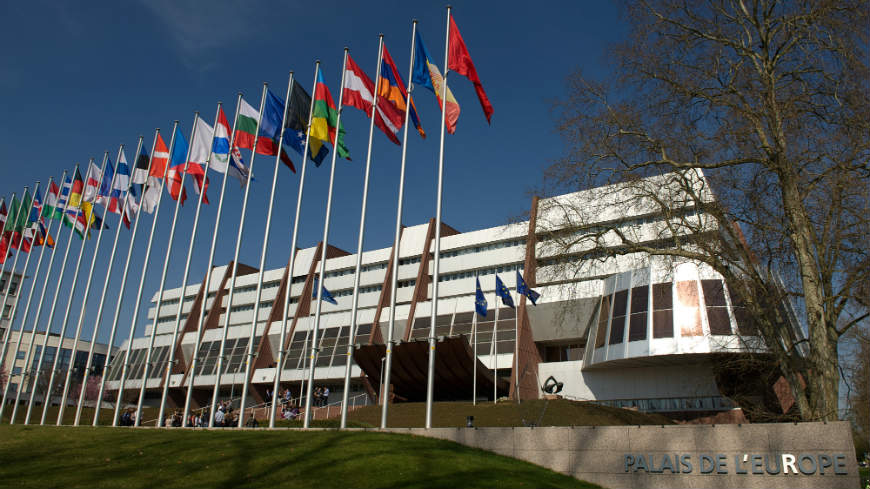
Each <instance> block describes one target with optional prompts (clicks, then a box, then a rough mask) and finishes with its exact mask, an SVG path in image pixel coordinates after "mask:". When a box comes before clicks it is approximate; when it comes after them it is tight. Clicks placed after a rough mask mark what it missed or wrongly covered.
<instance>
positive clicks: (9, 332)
mask: <svg viewBox="0 0 870 489" xmlns="http://www.w3.org/2000/svg"><path fill="white" fill-rule="evenodd" d="M37 193H39V182H38V181H37V182H36V186H34V187H33V194H34V195H36V194H37ZM24 195H27V187H24ZM33 201H34V199H33V197H32V196H31V198H30V205H29V206H28V207H27V214H25V219H26V221H25V223H26V224H29V223H30V222H29V221H30V213H31V211H32V210H33ZM23 210H24V201H23V200H22V202H21V205H20V206H18V213H17V216H16V220H15V225H16V227H17V226H18V222H19V221H21V211H23ZM26 230H27V228H23V229H22V230H21V237H20V238H18V253H16V254H15V260H12V271H11V272H10V273H9V278H8V280H7V281H6V295H5V296H4V298H3V309H4V310H5V309H6V299H7V298H8V297H9V292H10V291H11V290H12V278H13V277H14V276H15V264H16V262H17V261H18V256H19V255H21V253H22V250H23V249H24V238H25V236H24V232H25V231H26ZM30 239H31V250H32V248H33V245H32V242H33V237H31V238H30ZM9 244H10V246H11V245H12V243H11V241H10V243H9ZM26 254H27V257H26V258H24V269H23V270H22V271H21V279H20V280H19V281H18V286H17V290H16V294H15V299H13V300H12V308H11V309H10V311H9V320H8V321H6V339H5V340H4V341H3V349H2V353H0V362H3V361H4V360H5V359H6V352H7V350H8V348H9V340H10V339H11V338H12V326H13V323H14V322H15V312H16V310H17V309H18V300H19V299H20V298H21V291H22V289H24V285H23V284H24V277H25V276H26V274H27V266H28V265H29V264H30V254H31V253H30V251H28V252H27V253H26ZM22 336H24V325H23V324H22V325H21V330H20V331H19V333H18V339H17V340H16V343H17V344H20V343H21V337H22ZM15 350H16V352H17V351H18V346H16V347H15ZM13 362H14V360H13ZM8 387H9V382H6V386H5V387H4V389H3V390H4V396H3V397H4V398H5V397H6V396H5V391H6V389H7V388H8ZM2 409H3V408H2V407H0V414H2V412H3V411H2Z"/></svg>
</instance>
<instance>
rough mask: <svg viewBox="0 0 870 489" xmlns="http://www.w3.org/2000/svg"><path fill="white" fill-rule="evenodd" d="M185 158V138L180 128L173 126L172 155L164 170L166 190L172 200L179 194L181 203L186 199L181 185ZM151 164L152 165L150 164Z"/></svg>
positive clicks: (176, 198)
mask: <svg viewBox="0 0 870 489" xmlns="http://www.w3.org/2000/svg"><path fill="white" fill-rule="evenodd" d="M186 159H187V140H186V139H184V134H181V129H179V128H178V126H175V143H174V145H173V146H172V155H171V157H170V159H169V165H168V171H167V172H166V190H167V191H168V192H169V196H170V197H172V200H178V198H179V194H180V196H181V205H184V201H185V200H187V191H186V190H185V189H184V186H183V183H184V181H183V175H182V173H184V164H185V160H186ZM152 166H153V165H152Z"/></svg>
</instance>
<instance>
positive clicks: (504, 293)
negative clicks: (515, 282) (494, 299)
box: [495, 275, 514, 308]
mask: <svg viewBox="0 0 870 489" xmlns="http://www.w3.org/2000/svg"><path fill="white" fill-rule="evenodd" d="M495 293H496V295H498V296H499V297H501V303H502V304H504V305H506V306H508V307H511V308H512V307H514V299H513V297H511V291H510V290H508V288H507V287H505V286H504V282H502V281H501V279H500V278H498V275H496V276H495Z"/></svg>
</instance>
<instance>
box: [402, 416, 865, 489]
mask: <svg viewBox="0 0 870 489" xmlns="http://www.w3.org/2000/svg"><path fill="white" fill-rule="evenodd" d="M386 431H390V432H394V433H406V434H412V435H419V436H428V437H433V438H440V439H445V440H451V441H455V442H457V443H461V444H463V445H467V446H471V447H475V448H481V449H484V450H489V451H492V452H495V453H498V454H501V455H506V456H509V457H514V458H518V459H521V460H526V461H528V462H531V463H534V464H537V465H540V466H543V467H547V468H549V469H552V470H554V471H556V472H561V473H563V474H568V475H571V476H574V477H576V478H578V479H582V480H585V481H589V482H593V483H595V484H599V485H602V486H604V487H609V488H614V489H617V488H626V489H630V488H696V487H697V488H738V487H739V488H744V487H746V488H755V487H758V488H762V487H763V488H776V487H782V488H804V487H805V488H841V487H842V488H848V489H854V488H857V487H858V485H859V483H860V481H859V477H858V467H857V464H856V462H855V449H854V446H853V444H852V434H851V430H850V427H849V424H848V423H847V422H833V423H771V424H744V425H668V426H597V427H547V428H434V429H430V430H426V429H422V428H408V429H401V428H394V429H388V430H386Z"/></svg>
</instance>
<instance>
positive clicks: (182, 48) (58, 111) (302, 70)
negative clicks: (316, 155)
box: [0, 0, 625, 340]
mask: <svg viewBox="0 0 870 489" xmlns="http://www.w3.org/2000/svg"><path fill="white" fill-rule="evenodd" d="M453 13H454V16H455V19H456V22H457V25H458V26H459V29H460V30H461V32H462V35H463V37H464V39H465V42H466V44H467V46H468V49H469V51H470V53H471V56H472V58H473V60H474V63H475V65H476V67H477V71H478V73H479V75H480V77H481V80H482V82H483V86H484V88H485V89H486V92H487V94H488V95H489V98H490V100H491V102H492V104H493V106H494V109H495V112H494V114H493V116H492V125H487V123H486V119H485V118H484V116H483V111H482V110H481V108H480V105H479V103H478V100H477V97H476V95H475V93H474V90H473V87H472V84H471V83H470V82H469V81H468V80H466V79H465V78H462V77H460V76H458V75H456V74H452V75H450V77H449V79H448V80H449V84H450V87H451V90H453V92H454V94H455V95H456V98H457V99H458V101H459V103H460V106H461V110H462V112H461V115H460V117H459V122H458V129H457V131H456V134H455V135H448V136H447V142H446V163H445V165H446V166H445V168H446V169H445V187H444V207H443V216H444V221H445V222H446V223H448V224H450V225H452V226H453V227H455V228H457V229H459V230H460V231H470V230H474V229H480V228H485V227H490V226H495V225H499V224H503V223H505V222H507V221H508V220H509V219H510V218H511V217H513V216H517V215H520V214H522V213H523V212H525V211H527V210H528V208H529V203H530V201H529V191H530V190H531V189H532V188H533V187H535V186H537V185H539V184H540V182H541V175H542V170H543V169H544V168H545V167H546V166H547V165H548V164H549V163H550V162H552V161H553V160H555V159H557V158H558V157H559V156H560V155H561V154H562V151H563V145H562V143H561V141H560V139H559V136H558V134H557V132H556V128H555V122H554V120H553V116H552V114H551V108H552V104H553V101H554V100H555V99H556V98H558V97H561V96H563V95H564V94H565V86H566V85H565V77H566V76H567V75H568V74H569V73H571V72H572V71H573V70H575V69H576V68H582V69H583V70H584V71H585V72H587V73H593V74H595V73H604V71H605V70H606V69H607V62H608V61H607V59H606V57H604V50H605V48H606V46H607V44H608V43H611V42H614V41H617V40H618V39H619V37H620V36H621V35H622V34H623V33H624V29H625V28H624V25H623V23H622V21H621V19H620V16H619V12H618V9H617V7H615V6H613V5H610V4H609V3H604V2H594V3H593V2H544V3H541V4H536V5H531V4H529V3H527V2H501V3H498V4H495V3H489V2H462V1H460V2H456V3H455V4H454V9H453ZM0 15H2V17H3V19H4V21H5V22H4V29H3V30H2V31H0V46H2V48H0V63H2V67H3V68H2V70H0V113H2V114H3V117H2V118H0V129H2V130H0V134H2V136H0V171H2V174H3V180H2V187H3V188H2V190H0V195H5V196H7V197H8V196H9V195H10V194H11V193H12V192H17V193H19V194H20V192H21V190H22V188H23V187H24V186H25V185H30V186H32V185H33V183H34V182H35V181H36V180H41V181H42V182H43V185H45V183H46V182H47V180H48V177H49V176H55V177H56V178H57V177H59V176H60V174H61V173H62V171H63V170H64V169H71V168H72V167H73V165H74V164H75V163H82V164H83V165H84V164H87V161H88V159H89V158H91V157H93V158H97V159H98V161H99V158H101V157H102V154H103V152H104V151H109V153H110V155H111V158H112V159H113V161H114V158H115V154H116V152H117V150H118V145H119V144H122V143H123V144H125V145H126V146H127V157H128V160H130V161H132V159H133V156H134V155H133V152H134V151H135V146H136V138H137V136H139V135H140V134H141V135H144V136H145V145H146V146H148V147H150V145H151V142H152V137H153V133H154V129H155V128H157V127H160V128H161V129H162V130H163V131H164V133H165V134H166V135H167V142H168V134H169V131H170V129H171V125H172V121H173V120H175V119H178V120H179V121H180V127H181V128H182V130H183V131H184V133H185V134H189V131H190V128H191V124H192V122H193V113H194V111H200V112H201V114H202V116H203V117H205V118H206V120H207V121H208V122H209V123H212V122H213V117H214V112H215V108H216V103H217V102H218V101H223V102H224V103H225V111H226V113H227V116H228V117H229V118H230V119H232V117H233V112H234V103H235V94H236V93H237V92H239V91H242V92H243V93H244V95H245V99H246V100H247V101H248V102H249V103H250V104H251V105H253V106H255V107H256V106H257V105H258V103H259V97H260V90H261V87H262V83H263V82H264V81H265V82H268V83H269V85H270V88H271V89H272V90H273V91H275V93H277V94H279V95H280V96H282V97H283V95H284V93H285V90H286V83H287V75H288V72H289V71H290V70H293V71H295V73H296V76H297V77H298V80H300V82H301V83H303V84H304V86H305V87H306V89H307V90H309V91H310V84H311V80H312V77H313V71H314V61H315V60H317V59H319V60H321V62H322V69H323V72H324V76H325V78H326V81H327V84H328V85H329V88H330V90H331V91H332V94H333V97H334V99H335V100H336V101H337V100H338V89H339V88H338V85H339V82H340V76H341V73H340V71H341V61H342V49H343V47H344V46H348V47H349V48H350V54H351V56H352V57H353V58H354V60H355V61H356V62H357V63H358V64H359V65H360V66H361V67H362V68H363V69H364V70H366V72H367V73H368V74H369V76H372V75H373V72H374V70H375V66H376V62H377V59H376V58H377V41H378V34H379V33H383V34H384V35H385V43H386V45H387V47H388V48H389V50H390V52H391V54H392V56H393V58H394V59H395V61H396V63H397V64H398V66H399V70H400V72H401V74H402V77H403V78H406V77H407V70H408V60H409V54H410V53H409V50H410V36H411V21H412V19H415V18H416V19H418V20H419V30H420V32H421V35H422V37H423V39H424V41H425V42H426V45H427V48H428V50H429V52H430V53H431V55H432V56H433V57H434V58H435V59H434V61H435V62H436V63H437V64H438V65H439V66H440V67H441V69H442V70H443V60H444V33H445V9H444V4H443V3H439V2H398V1H392V2H391V1H381V2H371V1H370V2H335V1H328V0H327V1H321V2H318V3H317V4H316V6H312V4H311V3H310V2H304V3H303V2H269V1H249V2H230V1H224V0H216V1H209V2H196V1H187V0H184V1H173V0H156V1H129V2H101V1H98V2H78V1H76V2H52V1H47V0H37V1H32V2H5V3H4V4H3V5H2V6H0ZM415 97H416V104H417V109H418V111H419V113H420V115H421V118H422V122H423V127H424V128H425V130H426V132H427V134H428V137H427V139H425V140H422V139H420V137H419V136H417V135H415V134H414V133H413V131H412V133H411V135H410V136H409V144H408V175H407V180H406V201H405V216H404V219H403V221H404V224H406V225H415V224H420V223H424V222H426V221H427V220H428V219H429V218H430V217H433V216H434V214H435V181H436V177H437V160H438V140H439V122H440V112H439V110H438V107H437V105H436V101H435V97H434V96H433V95H432V94H431V93H430V92H428V91H426V90H425V89H419V90H417V91H416V92H415ZM342 122H343V124H344V126H345V128H346V130H347V139H346V142H347V145H348V147H349V148H350V151H351V155H352V157H353V161H351V162H348V161H341V160H339V162H338V163H337V165H338V166H337V169H336V185H335V202H334V206H333V218H332V224H331V233H330V242H331V243H332V244H333V245H335V246H338V247H340V248H343V249H345V250H348V251H351V252H353V251H355V249H356V242H357V232H358V225H359V217H360V203H361V198H362V180H363V170H364V166H365V155H366V146H367V138H368V126H369V125H368V120H367V118H366V117H365V115H364V114H363V113H362V112H360V111H359V110H357V109H354V108H347V109H346V110H345V111H344V115H343V119H342ZM244 156H245V159H246V161H250V155H249V153H248V152H247V151H245V152H244ZM400 156H401V152H400V148H399V147H397V146H395V145H393V144H392V143H391V142H389V140H388V139H387V138H386V137H385V136H384V135H383V134H381V133H379V132H378V131H377V130H376V132H375V135H374V145H373V159H372V173H371V186H370V194H369V207H368V213H367V231H366V238H365V248H366V249H374V248H380V247H386V246H389V245H390V244H391V240H392V235H393V224H394V222H395V206H396V193H397V187H398V168H399V162H400ZM291 157H292V158H293V159H294V161H295V162H296V163H297V167H298V166H299V163H300V156H299V155H298V154H295V153H291ZM274 164H275V160H274V158H269V157H263V156H257V158H256V159H255V161H254V174H255V176H256V182H255V184H254V187H253V189H252V193H251V198H250V201H249V204H248V206H249V215H248V220H247V222H246V224H245V238H244V240H243V245H242V254H241V261H242V262H244V263H247V264H250V265H252V266H256V265H257V264H258V262H259V256H260V249H261V243H262V238H263V233H264V229H265V214H266V210H267V208H268V196H269V188H270V184H271V178H272V173H273V169H274ZM328 176H329V173H328V167H327V166H326V165H324V166H323V167H321V168H315V167H314V166H313V165H312V166H310V167H309V173H308V177H307V178H306V184H305V194H304V200H303V206H302V219H301V228H300V241H299V245H300V246H302V247H309V246H314V245H315V244H316V243H317V242H318V241H319V240H320V239H321V237H322V232H323V228H322V226H323V217H324V214H325V202H326V193H327V184H328ZM221 178H222V177H221V176H219V175H213V176H212V178H211V182H212V185H211V188H210V192H209V196H210V198H211V200H212V205H210V206H204V208H203V209H204V210H203V212H202V215H201V217H200V232H199V233H198V236H197V241H196V246H195V250H194V251H195V256H194V259H193V262H192V266H191V281H193V282H199V281H201V280H202V278H203V276H204V275H205V267H206V263H207V256H206V255H207V253H208V247H209V244H210V239H211V231H212V229H213V226H214V221H215V213H216V209H217V205H216V204H217V198H218V190H219V187H220V181H221ZM298 183H299V181H298V178H297V176H296V175H294V174H292V173H290V172H289V171H287V169H286V168H283V167H282V168H281V169H280V174H279V177H278V189H279V192H278V197H277V198H276V200H275V204H274V205H275V214H274V217H273V221H272V229H271V233H270V249H269V253H268V254H267V257H266V267H267V268H275V267H279V266H283V265H284V264H285V263H286V261H287V259H288V256H289V255H288V253H289V241H290V233H291V231H292V230H291V229H290V228H291V225H292V219H293V212H294V209H295V203H296V195H297V189H298ZM188 189H189V190H190V189H192V187H191V186H190V183H188ZM227 189H228V190H227V195H226V198H225V202H224V215H223V218H222V220H221V229H222V230H223V232H221V233H220V234H221V237H222V238H221V241H220V242H219V246H218V251H217V255H216V258H215V263H216V264H225V263H226V262H227V261H229V260H230V259H231V258H232V252H233V247H234V245H235V242H234V241H235V230H236V229H237V226H238V222H239V215H240V207H241V200H242V191H241V189H239V186H238V184H237V183H236V182H235V181H231V182H230V183H228V186H227ZM191 195H192V193H191ZM172 205H174V202H172V201H171V200H169V199H164V200H163V207H162V209H161V219H160V222H159V223H158V228H157V234H156V237H155V240H154V245H153V246H154V247H153V248H152V260H151V266H150V268H149V270H148V276H147V281H146V288H145V291H146V293H145V297H146V299H147V298H150V297H151V294H153V293H154V292H155V290H156V289H157V287H158V281H159V275H160V272H161V266H162V262H163V257H165V254H166V245H167V239H168V235H169V221H170V218H171V215H172ZM194 211H195V202H194V201H193V199H191V200H190V201H189V203H188V204H187V205H186V206H185V207H184V208H182V210H181V214H180V218H179V227H178V231H177V233H176V243H175V245H174V246H173V253H172V259H171V262H170V265H171V266H170V268H169V275H168V276H167V284H169V286H172V287H175V286H178V285H180V282H181V278H182V271H183V265H184V260H185V255H186V252H187V243H188V239H189V236H190V234H189V230H190V227H191V225H192V222H193V216H194ZM107 221H108V223H109V225H110V226H111V228H112V229H111V231H108V232H107V233H106V234H104V236H103V243H102V245H101V249H100V253H99V257H98V261H97V267H96V275H97V276H98V277H104V276H105V273H106V269H107V265H108V257H109V247H110V244H111V239H112V237H113V236H114V230H115V227H116V226H117V225H118V223H117V216H116V215H114V214H112V215H110V216H109V217H108V219H107ZM148 229H150V217H148V218H147V219H145V220H144V221H143V222H142V225H141V227H140V235H139V237H138V238H137V246H136V253H135V254H134V257H133V261H132V263H133V266H132V269H133V270H135V274H131V279H130V281H128V286H127V296H126V299H125V301H126V303H125V305H124V308H123V310H122V313H121V321H120V324H119V328H120V331H121V333H122V335H123V336H126V332H127V331H128V328H129V325H130V322H131V314H132V300H133V295H134V294H135V285H136V283H137V280H138V276H139V271H140V270H141V266H142V257H143V256H144V245H145V242H146V238H147V231H148ZM129 234H130V233H129V232H127V231H126V230H123V231H122V234H121V239H120V242H119V253H118V256H117V257H116V259H115V262H116V263H115V269H114V270H115V271H114V276H113V278H112V281H111V285H110V288H116V287H117V286H118V284H119V282H120V271H121V270H120V269H121V266H120V265H121V264H122V263H123V258H124V254H125V253H126V249H127V245H128V243H129ZM66 235H67V233H66V232H64V233H63V236H64V237H63V238H61V239H60V244H61V245H63V244H65V241H66V238H65V237H66ZM95 241H96V240H95V239H92V240H91V241H90V242H89V243H88V244H87V248H86V250H85V260H84V261H83V264H82V271H81V275H82V277H84V276H85V275H86V274H87V271H88V265H89V263H90V256H91V254H92V252H93V251H92V250H93V244H94V242H95ZM78 243H79V241H78V240H76V241H74V246H75V247H74V248H73V251H72V252H71V254H70V263H69V267H68V270H67V274H66V278H65V281H66V284H65V285H63V286H62V289H61V299H62V300H61V301H59V306H58V313H57V315H56V318H55V321H54V322H53V325H52V330H53V331H55V332H58V331H59V330H60V322H61V321H60V319H61V318H62V315H63V310H64V308H65V306H66V298H67V297H68V292H67V291H68V284H69V283H70V281H71V278H70V277H71V268H72V267H73V266H74V258H75V254H76V252H77V251H78V249H77V246H78ZM62 251H63V249H62V248H61V249H60V250H59V251H58V255H59V256H58V261H59V258H60V253H62ZM35 259H36V255H34V262H33V263H31V264H30V267H29V269H28V274H32V272H33V269H34V268H35ZM21 261H23V257H22V259H21ZM46 261H47V260H46ZM21 267H22V264H21V263H19V265H18V268H19V270H20V269H21ZM44 267H45V265H43V268H44ZM58 269H59V263H58V264H57V265H56V266H55V270H58ZM55 273H56V272H55ZM41 275H43V276H44V274H41ZM83 285H84V281H83V280H82V279H81V278H80V280H79V286H78V287H76V289H75V290H76V295H75V296H74V299H73V302H72V313H71V319H70V324H69V329H70V330H72V329H73V328H74V326H75V322H76V319H77V317H78V312H79V308H80V307H81V296H82V291H83V289H84V287H83ZM101 288H102V280H101V279H100V280H95V283H94V285H93V287H92V290H91V294H90V299H89V301H88V304H89V305H88V308H87V317H86V320H85V323H84V324H85V327H84V332H85V333H84V336H85V337H89V336H90V334H91V331H92V330H93V322H94V318H95V313H96V302H97V299H98V297H99V294H100V292H101ZM24 291H25V293H26V292H27V291H29V285H28V286H27V287H25V289H24ZM115 294H116V292H110V294H109V297H110V300H111V301H112V306H111V307H109V308H108V309H107V312H106V314H105V315H104V319H103V323H102V326H101V331H100V334H99V336H100V338H101V340H105V339H106V338H107V337H108V329H109V328H108V324H107V323H108V318H110V317H111V313H112V312H113V311H112V307H114V306H113V304H114V297H115ZM52 295H53V289H50V290H49V294H48V297H49V298H50V297H51V296H52ZM25 297H26V296H25ZM37 297H38V290H37ZM21 302H22V303H21V309H20V310H19V321H20V315H21V313H22V312H23V305H24V304H23V303H24V301H23V300H22V301H21ZM34 302H35V299H34ZM46 309H47V307H46ZM33 314H34V310H33V309H32V310H31V313H30V316H31V318H30V319H28V325H29V324H30V322H31V321H32V316H33ZM47 316H48V311H47V310H46V311H44V312H43V315H42V322H41V326H40V329H42V328H44V326H43V325H44V322H45V320H46V318H47ZM141 318H144V313H143V314H142V315H141V317H140V320H139V321H138V322H137V329H138V330H139V333H137V335H138V334H141V330H142V326H143V324H144V320H143V319H141Z"/></svg>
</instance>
